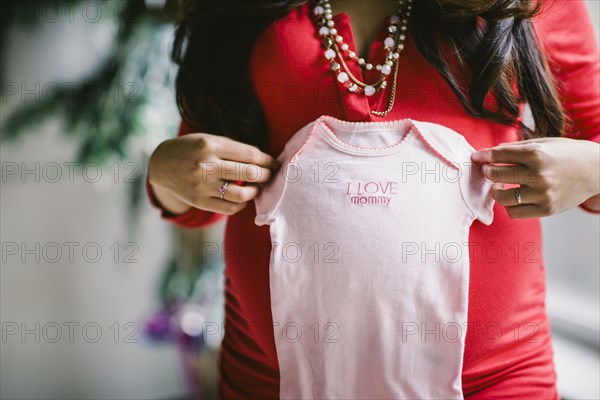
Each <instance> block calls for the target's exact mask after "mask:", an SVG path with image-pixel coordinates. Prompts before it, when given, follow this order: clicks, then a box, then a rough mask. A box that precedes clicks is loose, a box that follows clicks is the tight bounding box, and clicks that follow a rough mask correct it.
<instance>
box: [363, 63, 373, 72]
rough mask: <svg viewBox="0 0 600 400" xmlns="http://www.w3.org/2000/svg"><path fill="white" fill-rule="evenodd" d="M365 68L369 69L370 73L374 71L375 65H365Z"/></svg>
mask: <svg viewBox="0 0 600 400" xmlns="http://www.w3.org/2000/svg"><path fill="white" fill-rule="evenodd" d="M365 68H367V69H368V70H369V71H370V70H372V69H373V64H371V63H369V64H367V65H365Z"/></svg>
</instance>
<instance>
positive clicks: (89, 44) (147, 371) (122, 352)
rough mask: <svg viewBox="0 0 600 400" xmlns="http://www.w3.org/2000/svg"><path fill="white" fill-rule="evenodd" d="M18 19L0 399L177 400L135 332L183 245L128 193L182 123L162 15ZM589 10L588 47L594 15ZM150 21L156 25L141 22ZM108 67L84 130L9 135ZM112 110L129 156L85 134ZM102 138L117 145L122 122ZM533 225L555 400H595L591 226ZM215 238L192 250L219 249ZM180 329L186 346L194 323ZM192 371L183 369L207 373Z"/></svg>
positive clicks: (7, 92) (175, 369) (92, 11)
mask: <svg viewBox="0 0 600 400" xmlns="http://www.w3.org/2000/svg"><path fill="white" fill-rule="evenodd" d="M24 3H26V2H20V3H18V4H19V5H18V6H17V7H16V9H17V10H18V12H19V13H21V14H20V17H19V18H21V19H23V20H24V21H25V23H20V24H18V25H14V26H13V25H5V26H4V28H6V29H3V37H2V40H3V49H4V50H3V53H2V54H3V57H2V65H3V68H2V74H3V75H2V80H3V88H2V103H1V107H2V109H1V118H2V132H1V134H2V137H3V138H2V148H1V151H0V157H1V163H2V190H1V193H0V218H1V224H0V233H1V244H2V266H1V270H0V290H1V292H0V294H1V297H0V300H1V304H0V312H1V315H0V317H1V322H2V342H1V343H0V345H1V352H0V388H1V389H0V397H1V398H2V399H71V398H73V399H75V398H77V399H175V398H180V397H182V396H183V395H184V393H185V391H186V382H185V380H186V378H185V376H184V375H185V374H184V372H183V371H184V368H183V365H184V364H185V362H186V361H185V354H186V353H185V349H184V351H182V348H181V346H180V343H179V342H177V341H174V340H171V341H168V340H166V341H165V340H157V336H160V335H161V332H162V335H163V336H168V335H169V333H168V332H166V331H168V330H169V329H167V328H164V327H163V328H160V329H159V328H156V326H154V328H155V329H154V333H155V335H154V336H152V335H151V334H148V330H149V328H148V326H149V320H152V318H153V317H156V315H157V314H156V313H157V311H160V310H163V309H164V306H165V304H164V296H165V291H166V292H169V291H175V292H176V291H177V290H178V289H177V288H176V286H177V282H179V281H177V279H171V280H168V279H170V278H168V277H167V278H166V277H165V270H167V269H168V268H169V267H168V266H169V265H170V263H171V264H172V263H173V262H177V261H173V253H174V249H177V246H178V245H181V243H182V242H185V241H186V239H185V235H186V234H184V233H181V232H179V231H178V230H177V229H176V228H174V227H172V226H169V225H168V224H167V223H165V222H163V221H161V220H160V219H159V218H158V214H157V212H156V210H151V209H150V206H149V205H148V203H147V201H146V199H145V197H144V196H145V193H144V192H143V187H142V186H141V185H140V182H141V181H140V179H141V178H140V177H141V176H142V175H143V173H145V168H146V165H145V160H146V158H147V156H148V155H149V154H150V152H151V151H152V150H153V149H154V148H155V146H156V145H157V144H158V143H159V142H160V141H162V140H164V139H165V138H167V137H170V136H173V135H174V134H175V132H176V129H177V124H178V122H179V117H178V113H177V110H176V109H175V105H174V100H173V92H172V89H171V87H172V80H171V79H172V76H173V75H172V74H173V70H172V67H171V66H170V65H169V62H168V51H169V45H170V41H171V33H172V24H171V19H170V18H169V17H168V16H164V15H163V14H162V9H163V7H164V6H165V2H164V1H146V2H144V1H138V2H137V3H139V10H137V12H138V14H136V13H135V12H132V13H131V14H128V15H125V14H124V13H123V9H124V4H125V3H126V2H124V1H107V2H94V1H79V2H70V3H69V2H46V4H50V5H45V6H43V7H42V8H39V7H38V8H36V7H33V8H27V7H25V6H21V5H22V4H24ZM587 3H588V5H589V7H590V10H591V15H592V17H593V19H594V23H595V25H596V38H598V25H599V14H600V10H599V2H598V1H588V2H587ZM52 4H54V5H52ZM3 7H5V6H4V5H3ZM69 10H70V11H69ZM152 10H154V11H153V12H155V15H152V14H151V15H150V16H148V15H146V14H148V13H149V12H151V11H152ZM98 13H100V14H101V15H99V14H98ZM142 14H143V15H145V17H144V18H147V20H146V21H145V22H144V23H141V24H139V25H137V28H135V29H136V30H135V32H134V33H133V34H131V35H130V36H129V39H127V41H126V42H124V41H121V39H122V36H121V35H122V32H119V30H118V29H119V28H118V27H119V22H122V21H120V19H121V18H137V17H139V15H142ZM171 15H172V14H171ZM5 22H6V21H4V22H3V23H5ZM138 22H139V21H138ZM144 24H145V25H144ZM140 26H141V27H140ZM135 35H137V37H136V38H135V39H132V36H135ZM111 57H113V58H115V59H116V60H117V61H119V60H121V61H123V59H125V58H127V62H121V64H122V65H121V66H120V69H119V72H118V73H117V74H116V75H114V76H112V77H113V78H114V79H112V80H110V81H109V82H108V84H106V82H105V83H104V84H103V85H102V84H100V83H98V87H101V88H102V91H103V92H104V94H105V96H104V97H102V96H99V97H97V98H96V96H94V95H92V96H91V97H92V99H91V100H90V103H89V104H88V105H91V106H93V107H87V106H88V105H83V107H84V108H85V107H87V108H91V109H97V112H98V113H99V114H98V115H96V116H93V115H92V116H90V117H89V120H91V121H92V123H91V124H89V125H86V124H82V125H75V126H74V127H73V126H70V124H71V125H73V123H74V122H73V121H77V119H76V118H73V117H74V116H77V115H78V114H77V113H80V112H82V109H81V108H78V107H77V106H78V104H67V106H64V105H63V108H62V109H60V111H59V110H58V109H57V107H54V108H53V107H49V108H48V109H47V110H44V109H42V110H41V111H40V110H37V111H36V110H31V111H29V113H25V114H23V117H22V118H21V122H22V123H20V124H17V125H14V124H11V123H8V122H7V119H8V116H10V115H11V114H14V113H15V112H18V110H23V107H25V108H26V107H27V106H30V105H34V106H35V105H42V104H46V103H48V101H47V100H48V99H51V101H50V103H51V104H55V105H58V104H62V103H61V102H60V101H58V100H53V99H54V98H53V97H52V96H58V95H57V94H56V93H60V96H63V97H64V96H71V100H73V99H75V101H74V102H73V101H72V103H77V102H79V101H80V100H79V99H78V98H77V97H76V96H75V95H74V94H73V92H71V94H69V88H76V87H78V85H79V86H81V84H83V83H85V82H87V81H86V79H89V77H90V76H95V75H94V74H97V73H98V71H99V68H101V66H102V65H104V64H105V63H106V61H107V60H110V59H111ZM96 76H97V75H96ZM92 82H93V81H92ZM57 85H58V86H57ZM92 86H93V85H92ZM57 87H59V88H60V90H61V92H56V88H57ZM88 94H89V93H88ZM106 94H108V95H106ZM103 102H106V103H107V104H104V103H103ZM132 103H133V105H132ZM81 106H82V104H79V107H81ZM115 107H116V108H120V107H132V108H131V111H130V113H129V114H127V115H129V118H128V122H127V124H128V125H127V126H128V127H129V131H130V132H133V133H134V134H130V135H128V136H127V139H126V140H122V138H120V139H118V140H117V139H115V138H114V137H112V136H111V134H112V135H114V133H111V132H112V131H111V130H110V129H108V130H106V131H105V130H98V131H95V130H94V129H96V128H97V127H98V124H96V123H95V122H94V121H96V120H95V119H94V118H102V120H103V121H104V120H106V119H108V120H110V119H111V118H117V116H116V114H114V109H115ZM98 110H99V111H98ZM44 113H47V114H49V117H48V118H44ZM38 120H41V122H40V123H36V121H38ZM114 123H115V124H116V127H117V129H116V132H119V129H118V127H119V126H122V125H120V123H121V122H120V121H119V120H117V121H114ZM66 131H70V132H78V131H79V133H76V134H65V132H66ZM81 132H84V133H81ZM136 132H137V133H136ZM90 138H91V139H90ZM100 139H101V140H103V141H99V140H100ZM111 146H112V147H111ZM106 149H110V150H111V151H105V150H106ZM142 179H143V178H142ZM136 193H138V195H141V198H139V197H138V198H136ZM542 225H543V234H544V249H543V252H544V257H545V260H546V266H547V275H548V307H549V313H550V317H551V320H552V324H553V330H554V345H555V352H556V363H557V370H558V375H559V387H560V389H561V393H562V395H563V396H564V397H565V398H582V399H583V398H586V399H592V398H595V399H597V398H600V388H599V380H598V377H599V376H600V361H599V359H600V355H599V349H600V343H599V342H598V340H599V339H598V337H599V334H600V323H599V314H600V310H599V306H598V305H599V291H600V287H599V285H600V284H599V282H600V277H599V269H600V268H599V265H600V255H599V246H598V243H599V242H600V234H599V217H598V216H593V215H591V214H587V213H585V212H583V211H581V210H579V209H574V210H571V211H568V212H564V213H562V214H559V215H556V216H553V217H550V218H544V219H542ZM222 228H223V226H222V224H220V225H219V226H217V227H215V228H214V229H213V230H211V232H209V233H204V234H205V235H208V237H213V238H215V240H220V235H221V234H222ZM182 238H183V239H182ZM187 240H188V242H189V241H190V240H191V242H192V243H193V241H194V240H198V236H192V239H190V238H189V237H188V238H187ZM216 270H217V271H218V269H216ZM188 278H189V277H188ZM209 278H210V279H213V280H214V281H218V280H219V275H218V274H216V275H213V276H212V278H211V277H210V276H209ZM165 280H167V281H168V284H169V285H170V286H168V287H166V288H165ZM182 285H183V286H185V285H186V283H185V282H184V283H183V284H182ZM173 287H175V289H173ZM217 287H218V286H217ZM181 290H182V291H186V290H187V289H185V288H184V289H181ZM188 295H189V293H188ZM161 296H162V297H161ZM217 297H218V296H217ZM205 303H206V304H208V306H206V304H204V305H203V307H210V309H211V311H210V312H207V311H206V310H204V311H203V313H201V314H203V315H204V318H206V315H211V314H210V313H213V314H212V315H213V318H215V320H217V319H218V318H219V308H220V303H219V299H215V298H214V296H213V297H212V298H210V299H208V300H206V299H205ZM215 310H216V311H215ZM188 311H189V310H188ZM215 313H216V314H215ZM186 315H187V316H188V317H189V318H187V319H186V321H187V326H188V329H191V330H193V329H194V321H196V324H197V320H195V319H194V318H192V317H193V316H194V315H196V314H193V313H192V314H190V313H188V314H186ZM190 315H191V316H192V317H190ZM159 316H160V315H159ZM179 317H181V314H179ZM184 319H185V318H184ZM181 321H182V319H181V318H179V319H178V320H177V321H176V322H181ZM190 321H191V322H190ZM154 322H155V323H159V325H160V319H159V320H158V322H156V320H154ZM171 322H172V321H171ZM190 324H191V325H190ZM167 325H168V324H167ZM190 326H191V328H190ZM161 329H162V330H161ZM150 330H151V329H150ZM156 330H158V331H160V332H159V334H158V335H157V334H156ZM165 332H166V333H165ZM216 346H218V343H213V344H212V351H213V352H214V348H216ZM193 349H195V350H194V351H196V350H197V348H193ZM199 360H200V359H199V358H198V359H194V360H192V361H191V362H192V363H194V362H196V363H199V364H200V365H204V364H202V362H201V361H199ZM211 360H212V361H211ZM188 361H189V360H188ZM206 362H207V364H206V365H209V366H210V365H214V360H213V359H209V361H206ZM211 362H212V363H213V364H211ZM188 366H189V364H188ZM205 369H206V374H207V375H209V378H210V373H209V371H208V368H205ZM187 384H189V382H187Z"/></svg>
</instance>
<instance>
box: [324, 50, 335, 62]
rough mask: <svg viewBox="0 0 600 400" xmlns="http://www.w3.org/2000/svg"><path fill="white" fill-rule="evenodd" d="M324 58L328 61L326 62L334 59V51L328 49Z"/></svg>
mask: <svg viewBox="0 0 600 400" xmlns="http://www.w3.org/2000/svg"><path fill="white" fill-rule="evenodd" d="M325 58H326V59H328V60H331V59H333V58H335V51H333V50H332V49H328V50H327V51H326V52H325Z"/></svg>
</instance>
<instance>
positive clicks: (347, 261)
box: [255, 115, 494, 399]
mask: <svg viewBox="0 0 600 400" xmlns="http://www.w3.org/2000/svg"><path fill="white" fill-rule="evenodd" d="M474 151H475V150H474V149H473V147H472V146H471V145H469V143H468V142H467V141H466V140H465V138H464V137H463V136H462V135H461V134H459V133H457V132H455V131H453V130H451V129H449V128H447V127H444V126H441V125H438V124H435V123H430V122H422V121H415V120H412V119H403V120H395V121H386V122H347V121H342V120H339V119H336V118H334V117H331V116H327V115H324V116H321V117H319V118H318V119H317V120H315V121H313V122H311V123H309V124H307V125H306V126H304V127H303V128H302V129H300V130H299V131H298V132H296V133H295V134H294V135H293V136H292V138H291V139H290V140H289V141H288V142H287V144H286V145H285V148H284V150H283V152H282V153H281V155H280V156H279V157H278V160H279V161H280V162H281V163H282V167H281V169H280V170H279V172H278V173H277V174H276V176H274V177H273V179H272V180H271V181H270V182H269V184H267V185H265V186H264V187H263V188H262V191H261V192H260V195H259V196H258V197H257V198H256V199H255V206H256V211H257V215H256V219H255V223H256V224H257V225H264V224H268V225H269V229H270V235H271V243H272V248H271V259H270V267H269V274H270V278H269V279H270V291H271V293H270V294H271V310H272V315H273V325H274V334H275V344H276V349H277V357H278V362H279V370H280V396H281V398H282V399H406V398H411V399H417V398H418V399H460V398H463V393H462V386H461V369H462V360H463V350H464V343H465V335H466V329H467V307H468V304H467V303H468V285H469V247H468V237H469V227H470V225H471V223H472V222H473V221H474V220H475V219H479V220H480V221H481V222H482V223H484V224H486V225H490V224H491V223H492V220H493V217H494V214H493V210H492V207H493V204H494V200H493V198H492V197H491V194H490V188H491V185H492V182H491V181H489V180H487V179H486V178H485V177H484V176H483V175H482V174H481V166H480V164H475V163H472V162H471V160H470V154H471V153H472V152H474Z"/></svg>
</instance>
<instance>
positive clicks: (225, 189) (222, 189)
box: [219, 181, 229, 200]
mask: <svg viewBox="0 0 600 400" xmlns="http://www.w3.org/2000/svg"><path fill="white" fill-rule="evenodd" d="M228 184H229V182H227V181H223V184H222V185H221V187H220V188H219V193H221V200H223V198H224V197H225V191H227V185H228Z"/></svg>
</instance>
